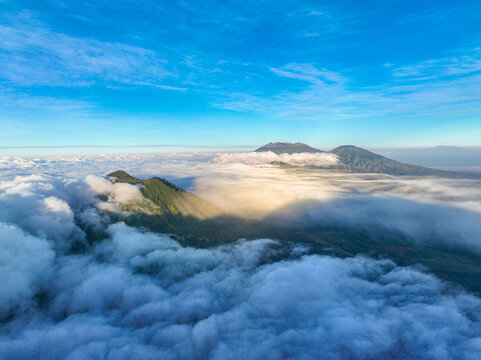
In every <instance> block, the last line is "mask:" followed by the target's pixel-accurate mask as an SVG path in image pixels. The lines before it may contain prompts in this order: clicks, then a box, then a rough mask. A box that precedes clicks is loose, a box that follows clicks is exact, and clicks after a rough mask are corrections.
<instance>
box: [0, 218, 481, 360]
mask: <svg viewBox="0 0 481 360" xmlns="http://www.w3.org/2000/svg"><path fill="white" fill-rule="evenodd" d="M109 231H110V234H111V235H110V236H111V238H110V239H109V240H106V242H105V243H103V244H101V246H100V247H97V248H96V249H95V250H94V251H93V254H95V255H97V256H96V257H95V258H94V257H93V255H90V254H85V255H81V256H62V257H59V258H57V260H56V261H57V263H58V265H57V266H55V267H52V268H51V272H52V273H51V275H49V276H50V277H49V279H48V280H49V281H48V282H45V283H44V288H43V291H45V292H46V295H47V296H48V297H49V298H50V299H51V300H50V301H49V303H48V305H47V306H44V307H38V308H37V307H35V308H34V307H33V306H32V307H31V311H30V312H29V313H26V314H18V315H17V316H16V317H14V318H13V319H12V320H10V321H8V322H7V324H6V325H4V326H3V327H4V331H3V333H4V335H3V336H2V337H1V338H0V355H1V356H2V358H4V359H18V358H22V359H38V358H49V359H81V358H86V357H88V358H111V359H123V358H133V357H135V358H143V359H154V358H159V357H161V358H167V359H201V358H212V359H225V358H241V357H248V358H252V359H260V358H265V357H269V358H272V359H281V358H286V357H288V358H306V359H310V358H319V357H322V358H330V359H343V358H346V357H350V358H368V357H376V358H382V357H389V356H391V355H392V354H396V355H397V356H398V357H401V358H409V357H411V356H416V357H417V358H426V359H431V358H440V359H449V358H456V357H459V356H461V357H464V358H473V359H474V358H475V356H477V354H478V353H479V351H480V350H481V348H480V336H481V318H479V316H476V315H475V314H477V313H479V310H480V308H481V301H480V300H479V299H478V298H476V297H474V296H470V295H467V294H464V293H459V292H458V293H456V292H455V293H452V292H450V291H448V290H447V289H446V288H445V285H444V284H443V283H442V282H441V281H439V280H437V279H436V278H434V277H433V276H431V275H428V274H425V273H423V272H421V271H419V270H416V269H414V268H402V267H397V266H396V265H395V264H394V263H392V262H391V261H388V260H382V261H375V260H371V259H368V258H362V257H360V258H354V259H344V260H343V259H336V258H332V257H328V256H317V255H311V256H304V257H301V258H296V257H294V258H292V259H289V260H285V261H281V262H274V263H268V264H265V265H261V264H262V261H263V259H264V258H265V257H266V256H267V255H268V254H269V253H270V252H273V251H276V250H275V247H273V246H274V245H275V242H274V241H272V240H257V241H251V242H239V243H236V244H233V245H227V246H221V247H218V248H214V249H194V248H184V247H181V246H179V245H178V244H177V243H176V242H175V241H173V240H172V239H170V238H168V237H166V236H163V235H156V234H150V233H141V232H139V231H137V230H135V229H132V228H128V227H126V226H125V225H122V224H117V225H114V226H112V227H111V228H110V230H109ZM98 255H101V257H99V256H98ZM99 258H103V259H104V260H98V259H99ZM67 334H68V335H67Z"/></svg>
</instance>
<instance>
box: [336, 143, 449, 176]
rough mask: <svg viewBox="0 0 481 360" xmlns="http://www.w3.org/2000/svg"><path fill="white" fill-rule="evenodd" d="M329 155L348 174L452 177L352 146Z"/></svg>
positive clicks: (344, 147) (442, 172)
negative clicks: (336, 158) (334, 155)
mask: <svg viewBox="0 0 481 360" xmlns="http://www.w3.org/2000/svg"><path fill="white" fill-rule="evenodd" d="M331 153H333V154H336V155H337V157H338V158H339V161H340V162H341V164H340V165H339V166H338V168H339V169H341V170H344V171H348V172H360V173H382V174H390V175H416V176H419V175H428V176H429V175H435V176H446V175H452V174H453V173H452V172H449V171H442V170H436V169H430V168H426V167H422V166H417V165H410V164H404V163H401V162H399V161H395V160H391V159H389V158H387V157H384V156H381V155H378V154H375V153H373V152H371V151H368V150H365V149H362V148H359V147H357V146H353V145H343V146H339V147H337V148H335V149H334V150H332V151H331Z"/></svg>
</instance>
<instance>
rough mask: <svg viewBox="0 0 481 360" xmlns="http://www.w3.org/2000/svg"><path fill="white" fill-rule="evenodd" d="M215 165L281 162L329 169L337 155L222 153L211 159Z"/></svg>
mask: <svg viewBox="0 0 481 360" xmlns="http://www.w3.org/2000/svg"><path fill="white" fill-rule="evenodd" d="M213 161H214V162H216V163H242V164H268V163H271V162H273V161H282V162H284V163H286V164H289V165H292V166H319V167H330V166H334V165H337V164H338V163H339V159H338V158H337V155H335V154H331V153H294V154H276V153H274V152H272V151H265V152H248V153H223V154H220V155H219V156H217V157H216V158H214V159H213Z"/></svg>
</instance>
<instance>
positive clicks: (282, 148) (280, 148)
mask: <svg viewBox="0 0 481 360" xmlns="http://www.w3.org/2000/svg"><path fill="white" fill-rule="evenodd" d="M255 151H256V152H265V151H272V152H275V153H278V154H280V153H287V154H294V153H303V152H307V153H321V152H324V151H322V150H319V149H316V148H313V147H311V146H309V145H307V144H303V143H299V142H298V143H288V142H275V143H272V142H270V143H269V144H266V145H264V146H261V147H260V148H258V149H257V150H255Z"/></svg>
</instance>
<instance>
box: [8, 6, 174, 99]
mask: <svg viewBox="0 0 481 360" xmlns="http://www.w3.org/2000/svg"><path fill="white" fill-rule="evenodd" d="M0 61H1V62H2V64H3V65H2V67H1V69H0V79H1V80H2V81H3V82H4V83H6V84H9V85H15V86H61V87H79V86H80V87H82V86H90V85H94V84H99V83H102V84H109V83H110V84H137V85H144V86H158V87H162V88H164V89H168V90H182V89H181V88H179V87H177V86H174V85H170V84H168V83H167V80H166V79H173V78H175V74H174V73H173V72H171V71H169V70H168V69H167V66H166V64H167V60H165V59H163V58H162V57H161V56H159V54H157V53H156V52H155V51H152V50H150V49H145V48H142V47H137V46H131V45H127V44H122V43H115V42H105V41H100V40H97V39H91V38H83V37H75V36H71V35H67V34H63V33H60V32H56V31H53V30H51V29H49V28H48V27H47V26H45V25H44V24H42V23H41V22H39V21H37V20H35V19H34V18H33V16H32V15H30V14H29V13H27V14H24V16H23V17H21V18H20V19H15V20H14V21H10V22H9V23H8V22H7V23H5V22H4V23H3V24H0Z"/></svg>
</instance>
